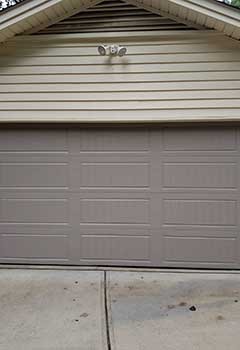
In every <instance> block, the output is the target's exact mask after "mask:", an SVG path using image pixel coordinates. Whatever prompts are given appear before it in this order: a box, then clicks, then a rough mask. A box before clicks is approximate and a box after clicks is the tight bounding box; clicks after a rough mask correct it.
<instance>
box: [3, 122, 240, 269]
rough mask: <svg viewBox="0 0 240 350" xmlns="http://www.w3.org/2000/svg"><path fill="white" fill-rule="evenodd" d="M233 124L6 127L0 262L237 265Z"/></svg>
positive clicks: (236, 158) (236, 170)
mask: <svg viewBox="0 0 240 350" xmlns="http://www.w3.org/2000/svg"><path fill="white" fill-rule="evenodd" d="M239 157H240V148H239V132H238V129H237V128H236V127H210V126H209V127H201V126H200V127H199V126H194V127H193V126H191V127H185V128H183V127H165V128H160V127H157V126H154V127H142V128H140V127H139V128H137V127H134V128H133V127H130V128H129V127H128V128H127V127H120V126H119V127H114V128H113V127H101V128H97V127H96V128H79V127H77V126H74V127H73V126H72V127H71V128H67V127H65V128H63V127H62V128H58V129H56V128H55V129H54V128H53V127H39V126H37V127H35V128H32V127H25V128H23V127H21V128H15V129H14V128H10V129H7V128H5V129H3V128H2V129H1V131H0V192H1V195H0V262H2V263H16V262H18V263H54V264H77V265H83V264H85V265H125V266H170V267H174V266H178V267H229V268H233V267H235V268H237V267H239V262H240V249H239V237H240V235H239V220H240V215H239V195H240V193H239V191H240V187H239V178H240V177H239Z"/></svg>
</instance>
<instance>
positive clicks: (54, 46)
mask: <svg viewBox="0 0 240 350" xmlns="http://www.w3.org/2000/svg"><path fill="white" fill-rule="evenodd" d="M105 40H106V43H111V42H113V39H111V38H110V37H109V38H108V39H105ZM100 43H102V39H101V38H99V40H98V39H95V40H94V39H91V40H87V39H86V38H85V39H81V37H79V38H77V37H76V36H74V38H73V37H71V36H69V40H68V39H66V36H65V37H64V38H63V39H62V40H56V41H51V40H49V37H48V36H46V37H45V39H44V38H43V37H32V38H31V39H30V38H29V37H26V39H25V40H24V39H23V38H21V40H19V39H14V40H12V41H10V42H9V43H5V44H4V46H3V45H2V48H1V49H0V121H4V122H5V121H57V120H59V121H65V120H67V121H83V122H87V121H116V122H117V121H168V120H170V121H174V120H182V121H187V120H189V121H190V120H225V119H227V120H239V119H240V98H239V96H240V50H239V47H240V46H239V43H238V42H236V41H234V40H232V39H228V38H226V37H224V36H221V35H219V34H218V35H216V36H214V35H209V36H208V35H207V33H205V34H203V33H202V32H201V33H199V32H198V31H196V32H195V34H194V35H193V33H192V32H191V33H189V34H188V33H186V34H184V37H183V36H179V37H178V36H175V35H172V36H171V35H168V36H167V37H164V36H163V37H162V38H161V39H160V38H159V39H156V38H155V39H152V40H151V39H149V38H141V37H140V38H137V37H136V36H135V37H134V38H132V39H131V38H130V37H129V36H128V37H127V38H126V40H124V39H123V38H121V44H125V45H126V46H127V48H128V55H127V56H125V57H122V58H120V57H113V58H111V59H109V57H100V56H99V55H98V54H97V46H98V45H99V44H100Z"/></svg>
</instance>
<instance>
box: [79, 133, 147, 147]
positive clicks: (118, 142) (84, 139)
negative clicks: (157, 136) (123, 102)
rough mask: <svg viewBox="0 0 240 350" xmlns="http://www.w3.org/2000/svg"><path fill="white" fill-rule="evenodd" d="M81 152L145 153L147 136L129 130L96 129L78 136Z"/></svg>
mask: <svg viewBox="0 0 240 350" xmlns="http://www.w3.org/2000/svg"><path fill="white" fill-rule="evenodd" d="M79 142H80V150H81V151H95V152H100V151H106V152H114V151H117V152H119V151H147V150H148V149H149V135H148V132H147V131H131V130H130V129H119V130H118V132H116V130H115V131H114V130H112V129H111V128H110V129H103V130H102V129H98V130H91V132H88V133H87V132H86V131H85V132H82V133H81V135H80V140H79Z"/></svg>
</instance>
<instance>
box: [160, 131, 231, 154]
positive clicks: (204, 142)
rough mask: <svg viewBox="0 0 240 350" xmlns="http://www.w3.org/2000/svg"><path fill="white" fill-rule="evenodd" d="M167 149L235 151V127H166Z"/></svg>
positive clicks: (164, 138)
mask: <svg viewBox="0 0 240 350" xmlns="http://www.w3.org/2000/svg"><path fill="white" fill-rule="evenodd" d="M163 149H164V150H166V151H179V150H180V151H183V150H184V151H203V152H207V151H212V150H216V151H228V150H229V151H233V150H236V149H237V134H236V130H235V129H228V128H206V127H205V128H199V127H198V128H186V129H183V128H175V129H174V128H168V129H167V128H166V129H164V130H163Z"/></svg>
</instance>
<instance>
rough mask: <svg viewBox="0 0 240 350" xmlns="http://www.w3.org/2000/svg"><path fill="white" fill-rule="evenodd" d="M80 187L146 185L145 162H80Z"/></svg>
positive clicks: (146, 170)
mask: <svg viewBox="0 0 240 350" xmlns="http://www.w3.org/2000/svg"><path fill="white" fill-rule="evenodd" d="M80 178H81V187H84V186H86V187H147V186H149V164H147V163H82V164H81V173H80Z"/></svg>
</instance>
